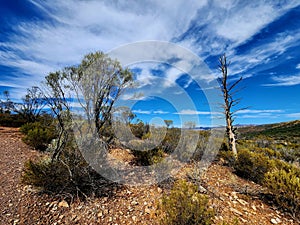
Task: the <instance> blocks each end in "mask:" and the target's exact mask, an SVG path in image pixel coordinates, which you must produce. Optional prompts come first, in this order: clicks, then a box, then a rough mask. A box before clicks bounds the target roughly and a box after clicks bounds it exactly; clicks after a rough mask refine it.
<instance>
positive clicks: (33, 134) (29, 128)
mask: <svg viewBox="0 0 300 225" xmlns="http://www.w3.org/2000/svg"><path fill="white" fill-rule="evenodd" d="M20 131H21V132H22V133H23V134H25V136H24V137H23V139H22V140H23V141H24V142H25V143H26V144H28V145H30V146H32V147H33V148H35V149H38V150H42V151H44V150H46V149H47V146H48V144H50V142H51V140H52V139H54V138H56V136H57V133H56V130H55V127H54V126H53V125H47V124H43V123H42V122H34V123H27V124H24V125H23V126H22V127H21V128H20Z"/></svg>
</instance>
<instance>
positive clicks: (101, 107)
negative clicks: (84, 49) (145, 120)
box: [46, 52, 132, 157]
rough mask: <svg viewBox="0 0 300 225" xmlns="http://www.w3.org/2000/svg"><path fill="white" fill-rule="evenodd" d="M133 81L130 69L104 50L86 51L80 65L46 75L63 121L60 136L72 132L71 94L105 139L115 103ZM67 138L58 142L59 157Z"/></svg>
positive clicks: (53, 107) (49, 92)
mask: <svg viewBox="0 0 300 225" xmlns="http://www.w3.org/2000/svg"><path fill="white" fill-rule="evenodd" d="M131 82H132V74H131V73H130V71H129V70H127V69H123V68H122V67H121V65H120V63H119V62H118V61H116V60H112V59H110V58H109V57H108V56H107V55H106V54H104V53H102V52H96V53H90V54H88V55H86V56H85V57H84V58H83V60H82V61H81V63H80V64H79V65H78V66H72V67H67V68H65V69H64V70H63V71H57V72H55V73H50V74H49V75H48V76H47V77H46V87H47V88H46V89H47V91H46V96H47V101H48V104H49V106H50V108H51V110H52V112H53V113H54V115H55V117H56V118H57V120H58V122H59V126H60V129H61V132H60V135H59V136H60V137H63V136H68V132H67V128H66V121H68V120H69V119H70V115H69V113H70V107H71V106H70V98H73V99H71V100H73V101H74V102H78V103H79V104H80V108H81V110H82V112H84V114H85V118H86V119H87V120H88V121H89V123H93V124H94V125H95V127H96V130H97V132H98V135H99V137H100V138H101V139H103V138H104V137H105V136H106V135H108V134H109V132H108V127H109V126H110V123H111V113H112V109H113V106H114V103H115V101H116V100H117V99H118V98H119V96H120V95H121V93H122V92H123V90H124V89H125V88H126V87H128V86H129V85H130V84H131ZM74 94H75V96H74ZM72 96H73V97H72ZM104 127H105V129H104ZM110 139H111V137H109V138H108V139H107V140H105V141H109V140H110ZM65 142H66V141H62V142H61V145H59V146H58V148H57V150H56V151H55V153H54V156H55V157H58V156H59V152H60V151H61V150H62V149H63V147H64V145H65V144H64V143H65Z"/></svg>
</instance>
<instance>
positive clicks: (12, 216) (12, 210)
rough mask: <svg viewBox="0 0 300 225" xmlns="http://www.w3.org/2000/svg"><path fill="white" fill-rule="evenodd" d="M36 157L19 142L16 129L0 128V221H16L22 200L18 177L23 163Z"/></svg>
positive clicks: (9, 222) (18, 134)
mask: <svg viewBox="0 0 300 225" xmlns="http://www.w3.org/2000/svg"><path fill="white" fill-rule="evenodd" d="M35 155H37V152H36V151H33V150H31V149H30V148H29V147H28V146H27V145H26V144H24V143H23V142H22V140H21V134H20V132H19V131H18V129H17V128H5V127H0V177H1V179H0V180H1V181H0V213H1V214H0V221H1V224H13V223H14V221H18V219H19V218H18V217H19V214H18V212H19V206H20V202H21V200H22V196H21V195H22V186H21V184H20V175H21V171H22V168H23V165H24V162H25V161H26V160H28V159H29V158H30V157H33V156H35Z"/></svg>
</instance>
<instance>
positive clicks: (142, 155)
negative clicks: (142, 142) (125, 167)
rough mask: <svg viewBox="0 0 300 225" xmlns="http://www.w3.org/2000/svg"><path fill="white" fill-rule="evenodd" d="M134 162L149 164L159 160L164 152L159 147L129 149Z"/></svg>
mask: <svg viewBox="0 0 300 225" xmlns="http://www.w3.org/2000/svg"><path fill="white" fill-rule="evenodd" d="M131 152H132V154H133V155H134V157H135V160H136V163H137V164H139V165H142V166H149V165H153V164H156V163H158V162H160V161H161V160H162V159H163V157H164V152H163V150H161V149H160V148H154V149H150V150H131Z"/></svg>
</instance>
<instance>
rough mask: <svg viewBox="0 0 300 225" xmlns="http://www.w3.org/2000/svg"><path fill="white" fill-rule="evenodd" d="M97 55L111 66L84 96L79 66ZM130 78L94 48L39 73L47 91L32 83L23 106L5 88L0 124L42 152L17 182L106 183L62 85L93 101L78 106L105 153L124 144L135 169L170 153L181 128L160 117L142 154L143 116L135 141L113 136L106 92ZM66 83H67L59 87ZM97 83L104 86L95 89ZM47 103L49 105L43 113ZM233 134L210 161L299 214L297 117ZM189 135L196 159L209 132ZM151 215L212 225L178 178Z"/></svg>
mask: <svg viewBox="0 0 300 225" xmlns="http://www.w3.org/2000/svg"><path fill="white" fill-rule="evenodd" d="M96 60H100V61H101V62H102V64H101V65H100V66H103V68H104V69H105V68H108V67H109V68H110V69H111V68H112V67H113V69H112V71H107V72H108V74H109V77H103V80H102V81H101V82H99V83H97V82H96V86H95V87H94V89H93V90H94V91H96V92H97V93H90V92H89V91H88V88H90V85H95V77H92V75H91V74H89V76H91V77H89V79H91V80H92V81H89V80H88V79H86V80H85V78H84V77H83V73H82V70H83V69H85V68H86V67H87V66H90V65H92V64H93V62H95V61H96ZM116 71H117V72H118V73H117V74H116ZM131 81H132V75H131V73H130V72H129V71H127V70H124V69H122V68H121V67H120V65H119V64H118V62H116V61H113V60H111V59H109V58H107V56H105V55H104V54H102V53H96V54H90V55H87V56H86V57H85V58H84V59H83V61H82V63H81V64H80V65H79V66H77V67H71V68H66V69H65V70H63V71H58V72H55V73H51V74H49V75H48V76H47V77H46V84H47V88H48V89H46V90H42V89H39V88H34V91H35V92H33V91H32V90H33V89H29V92H28V94H27V95H26V97H24V99H23V103H19V104H15V103H13V102H12V101H11V100H10V97H9V95H8V93H6V100H4V101H2V102H1V111H0V125H1V126H13V127H21V128H20V131H21V132H22V133H23V134H24V137H23V141H24V142H25V143H26V144H28V145H30V146H32V147H33V148H34V149H36V150H39V151H42V152H43V153H44V154H43V157H41V158H39V159H35V160H29V161H27V162H26V163H25V165H24V170H23V174H22V181H23V182H24V183H25V184H31V185H34V186H37V187H39V188H41V189H42V190H43V192H46V193H51V194H53V195H57V194H58V195H59V194H61V195H71V196H72V198H73V197H78V198H80V199H85V198H88V197H89V196H100V193H101V187H103V186H106V187H107V186H109V185H110V184H111V182H110V181H108V180H106V179H105V178H104V177H102V176H101V175H100V174H97V173H96V172H95V171H94V169H93V168H91V167H90V165H89V164H88V162H86V160H85V158H84V157H83V155H82V153H81V152H80V150H79V149H78V146H77V145H76V142H75V140H74V136H73V133H72V130H71V128H70V120H71V119H70V108H69V107H70V105H69V103H68V100H67V99H68V91H70V89H68V88H72V91H74V90H75V91H76V90H79V89H83V90H84V91H83V94H86V95H85V97H86V98H91V99H89V100H92V101H93V102H94V103H95V107H96V108H95V110H94V111H91V109H90V108H89V107H90V106H89V105H88V104H86V105H85V107H86V108H85V109H86V110H87V111H88V112H89V113H90V114H89V116H90V118H89V119H91V120H92V121H93V123H94V124H95V127H96V129H97V134H98V135H99V137H101V140H103V141H104V142H105V143H106V145H105V146H106V147H107V149H106V150H107V151H109V149H110V148H116V147H117V148H118V149H120V151H122V149H127V150H129V151H130V153H131V154H132V155H133V157H134V160H133V161H132V162H131V163H132V164H133V165H142V166H148V165H153V164H156V163H158V162H160V161H162V160H163V159H164V158H165V157H167V156H169V155H170V154H172V153H173V152H174V151H175V149H176V147H177V146H178V144H179V139H180V136H181V130H180V129H178V128H174V127H172V128H171V127H169V126H170V125H171V124H172V122H171V121H170V120H168V121H167V129H166V134H165V136H164V138H163V140H162V142H161V143H160V144H159V145H157V146H155V147H154V148H152V149H151V150H149V151H140V150H136V149H140V146H139V145H143V144H141V142H140V141H144V140H149V139H150V140H151V135H153V134H151V133H150V129H149V125H148V124H145V123H144V122H142V121H139V122H137V123H130V122H128V124H127V125H128V126H129V127H130V129H131V131H132V133H133V135H134V136H135V138H136V139H135V140H134V141H131V142H130V143H129V144H128V143H127V145H124V144H122V143H120V142H118V140H116V138H115V136H114V134H113V132H112V127H111V126H112V124H111V117H110V114H111V110H112V109H113V103H114V101H112V100H111V99H110V98H109V96H110V97H111V96H114V97H115V99H116V98H118V97H119V96H120V95H121V93H122V92H121V90H122V89H123V88H125V86H126V85H129V83H130V82H131ZM66 82H68V85H69V86H66V85H65V84H66ZM91 82H92V83H91ZM103 82H104V84H105V86H104V87H103V86H101V85H103ZM105 82H106V83H105ZM109 82H111V83H109ZM72 85H73V86H72ZM97 85H98V86H97ZM116 86H117V87H118V88H117V89H116V88H115V87H116ZM103 88H106V89H105V90H106V92H103ZM50 93H51V94H53V95H54V96H52V95H50ZM91 94H94V95H93V96H91ZM99 96H100V98H99ZM87 102H88V101H87ZM87 102H85V103H87ZM83 104H84V103H83ZM46 105H48V108H50V110H48V111H45V110H44V112H43V110H42V109H43V108H44V106H46ZM131 117H133V116H132V115H131ZM238 131H239V135H238V136H239V138H238V141H237V146H236V147H237V157H236V156H235V155H234V153H233V152H232V151H231V147H230V146H228V144H227V142H224V143H223V144H222V146H221V149H220V152H219V154H218V157H217V158H216V160H220V161H222V162H224V164H225V165H226V166H229V167H232V168H233V171H234V173H236V174H237V175H239V176H241V177H243V178H245V179H248V180H251V181H253V182H255V183H257V184H260V185H262V186H263V187H265V188H266V193H265V195H266V196H271V198H272V199H273V202H274V205H275V206H276V207H278V208H279V209H280V210H282V211H287V212H289V213H291V214H292V215H293V216H294V217H296V216H297V215H299V213H300V168H299V164H300V157H299V156H300V136H299V134H300V121H294V122H290V123H282V124H277V125H269V126H264V127H263V126H261V127H249V128H247V127H245V128H242V129H240V130H238ZM190 132H194V133H196V134H197V135H199V140H198V145H197V148H196V151H195V152H194V153H193V154H192V157H189V160H188V162H189V163H191V164H192V163H195V162H197V161H199V160H201V157H202V155H203V153H204V150H205V147H206V144H207V141H208V137H209V135H210V131H198V130H191V131H190ZM216 141H217V140H216ZM218 141H220V140H218ZM221 141H222V140H221ZM150 144H151V143H150ZM103 157H105V156H103ZM175 157H177V160H178V161H181V159H182V158H183V159H186V157H185V155H184V151H183V153H181V154H179V155H178V154H175ZM157 214H158V215H159V217H158V218H159V220H160V223H161V224H211V223H212V219H213V216H214V210H213V208H212V207H210V202H209V197H208V195H204V194H200V193H199V190H198V187H197V185H195V184H194V183H191V182H189V181H185V180H178V181H176V182H175V183H174V184H173V187H172V188H171V190H170V191H169V192H166V193H165V194H164V195H163V197H162V199H161V200H160V201H159V203H158V207H157ZM224 224H225V223H224Z"/></svg>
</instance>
